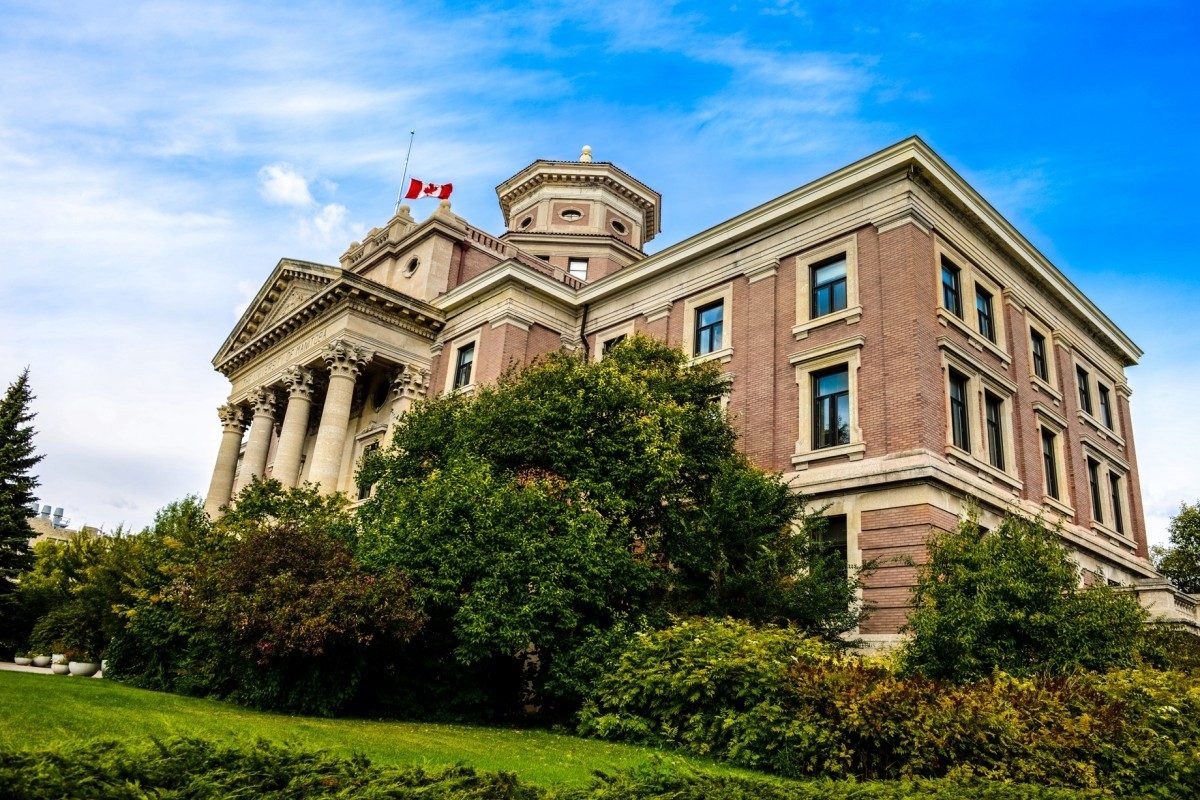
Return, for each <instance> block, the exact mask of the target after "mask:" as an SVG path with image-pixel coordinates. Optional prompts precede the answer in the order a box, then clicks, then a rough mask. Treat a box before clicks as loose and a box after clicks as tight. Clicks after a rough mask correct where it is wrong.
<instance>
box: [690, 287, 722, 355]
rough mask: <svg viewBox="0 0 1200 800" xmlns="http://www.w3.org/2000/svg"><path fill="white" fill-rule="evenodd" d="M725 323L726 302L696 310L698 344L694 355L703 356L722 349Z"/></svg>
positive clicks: (710, 304) (719, 301) (718, 302)
mask: <svg viewBox="0 0 1200 800" xmlns="http://www.w3.org/2000/svg"><path fill="white" fill-rule="evenodd" d="M724 322H725V301H724V300H718V301H717V302H715V303H709V304H708V305H706V306H701V307H700V308H697V309H696V344H695V346H694V348H693V350H694V352H693V355H697V356H702V355H704V354H706V353H712V352H714V351H716V350H720V349H721V342H722V341H723V339H722V335H723V333H724Z"/></svg>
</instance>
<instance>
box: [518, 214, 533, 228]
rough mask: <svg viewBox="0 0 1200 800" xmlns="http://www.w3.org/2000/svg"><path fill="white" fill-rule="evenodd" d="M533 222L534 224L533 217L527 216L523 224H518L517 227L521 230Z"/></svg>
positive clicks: (522, 221)
mask: <svg viewBox="0 0 1200 800" xmlns="http://www.w3.org/2000/svg"><path fill="white" fill-rule="evenodd" d="M532 224H533V217H526V218H525V219H523V220H521V224H520V225H518V226H517V227H518V228H520V229H521V230H525V229H526V228H528V227H529V226H530V225H532Z"/></svg>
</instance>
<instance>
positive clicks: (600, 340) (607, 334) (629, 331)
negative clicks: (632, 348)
mask: <svg viewBox="0 0 1200 800" xmlns="http://www.w3.org/2000/svg"><path fill="white" fill-rule="evenodd" d="M634 332H635V331H634V320H632V319H631V320H628V321H627V322H622V323H619V324H617V325H613V326H611V327H608V328H605V329H604V330H602V331H599V332H597V333H596V336H595V341H594V344H593V345H592V361H600V360H602V359H603V358H604V344H605V342H609V341H612V340H613V339H616V338H617V337H618V336H624V337H625V338H626V339H628V338H630V337H631V336H633V334H634Z"/></svg>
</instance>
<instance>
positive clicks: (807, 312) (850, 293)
mask: <svg viewBox="0 0 1200 800" xmlns="http://www.w3.org/2000/svg"><path fill="white" fill-rule="evenodd" d="M839 255H845V257H846V307H845V308H843V309H841V310H840V311H833V312H830V313H828V314H825V315H824V316H820V317H817V318H816V319H813V318H812V269H813V265H815V264H819V263H820V262H822V261H828V260H829V259H831V258H834V257H836V256H839ZM860 319H862V305H861V304H860V302H859V298H858V234H856V233H852V234H850V235H848V236H842V237H840V238H837V239H834V240H832V241H829V242H826V243H825V244H822V245H818V246H817V247H815V248H813V249H811V250H808V251H806V252H804V253H801V254H800V255H798V256H796V324H795V326H794V327H793V328H792V336H793V337H795V338H796V339H797V340H800V339H804V338H806V337H807V336H808V334H809V333H810V332H811V331H813V330H815V329H817V328H821V327H824V326H826V325H832V324H833V323H835V322H844V323H845V324H847V325H853V324H854V323H856V322H858V321H859V320H860Z"/></svg>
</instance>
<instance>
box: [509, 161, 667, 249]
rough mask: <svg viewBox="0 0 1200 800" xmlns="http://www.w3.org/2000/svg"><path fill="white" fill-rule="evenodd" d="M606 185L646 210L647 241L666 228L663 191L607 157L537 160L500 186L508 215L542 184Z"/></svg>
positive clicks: (634, 204)
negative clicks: (662, 214) (662, 218)
mask: <svg viewBox="0 0 1200 800" xmlns="http://www.w3.org/2000/svg"><path fill="white" fill-rule="evenodd" d="M577 184H586V185H589V186H597V185H598V186H602V187H603V188H605V189H608V190H609V191H610V192H612V193H613V194H614V195H616V196H617V197H620V198H622V199H624V200H626V201H627V202H629V203H631V204H633V206H634V207H635V208H637V209H639V210H641V212H642V229H643V230H644V231H645V234H644V238H645V241H650V240H651V239H653V238H654V236H655V235H656V234H658V233H660V232H661V231H662V227H661V222H660V219H659V208H660V207H661V206H662V195H660V194H659V193H658V192H656V191H654V190H653V189H651V188H650V187H649V186H647V185H646V184H644V183H642V182H641V181H639V180H637V179H636V178H634V177H633V176H631V175H629V174H628V173H626V172H625V171H624V170H622V169H620V168H619V167H617V166H615V165H614V164H612V163H610V162H607V161H587V162H584V161H547V160H539V161H534V162H533V163H532V164H530V165H529V166H527V167H525V168H524V169H522V170H521V171H519V172H518V173H517V174H516V175H514V176H512V177H511V178H509V179H508V180H506V181H505V182H504V183H502V184H500V185H499V186H497V187H496V197H497V198H498V199H499V201H500V212H501V213H502V214H503V215H504V218H505V219H508V217H509V215H510V214H511V212H512V208H513V206H514V205H515V204H516V203H518V202H519V201H520V200H521V198H523V197H525V196H527V195H529V194H530V193H531V192H533V191H534V190H535V189H537V188H539V187H541V186H572V185H577Z"/></svg>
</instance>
